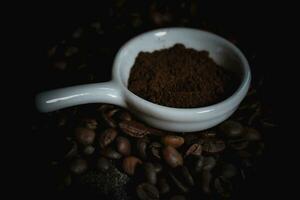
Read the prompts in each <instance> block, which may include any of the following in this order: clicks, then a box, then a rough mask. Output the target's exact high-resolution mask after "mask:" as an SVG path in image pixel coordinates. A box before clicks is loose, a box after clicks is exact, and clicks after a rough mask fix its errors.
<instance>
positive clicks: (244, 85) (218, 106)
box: [112, 27, 251, 117]
mask: <svg viewBox="0 0 300 200" xmlns="http://www.w3.org/2000/svg"><path fill="white" fill-rule="evenodd" d="M162 31H196V32H202V33H204V34H207V35H210V36H211V37H214V38H216V39H218V40H220V41H221V42H223V43H225V44H226V45H227V46H228V47H229V48H230V49H231V50H233V52H234V53H235V54H236V55H237V56H238V58H239V59H240V61H241V66H242V70H243V73H244V74H243V76H242V79H241V81H240V84H239V87H238V88H237V89H236V90H235V91H234V92H233V93H232V94H231V95H230V96H228V97H227V98H225V99H224V100H222V101H219V102H217V103H214V104H212V105H208V106H203V107H197V108H176V107H168V106H164V105H159V104H156V103H153V102H151V101H148V100H145V99H143V98H141V97H139V96H137V95H136V94H134V93H133V92H131V91H130V90H129V89H128V88H127V87H126V86H125V85H124V84H123V82H122V80H121V78H120V72H119V69H118V68H117V66H118V65H119V62H120V59H119V58H120V56H121V53H122V52H123V51H124V50H125V49H126V48H127V46H129V45H130V44H131V43H132V42H134V41H135V40H137V39H138V38H140V37H143V36H145V35H151V34H153V33H156V32H162ZM112 76H113V77H112V79H113V80H114V81H117V82H118V83H119V85H121V87H122V89H123V91H126V93H127V94H128V95H129V96H130V97H131V98H132V99H134V101H135V102H140V104H143V105H145V108H146V109H147V113H149V114H150V113H151V114H152V115H156V114H157V113H156V112H155V111H153V110H154V109H159V110H160V111H163V112H162V113H161V114H160V117H162V115H167V114H166V113H172V114H171V115H173V114H175V113H177V114H178V113H182V112H185V114H187V113H189V112H190V113H197V114H201V113H208V112H213V111H216V110H220V111H221V110H222V109H224V108H225V110H226V108H227V106H228V105H229V104H231V103H232V102H233V101H235V100H237V99H238V98H239V96H242V97H240V98H241V99H240V101H241V100H242V99H243V98H244V96H245V94H246V92H245V94H243V91H245V90H248V88H249V84H250V81H251V71H250V67H249V63H248V61H247V59H246V57H245V56H244V54H243V53H242V51H241V50H240V49H239V48H237V47H236V46H235V45H234V44H232V43H231V42H230V41H228V40H226V39H224V38H223V37H221V36H219V35H216V34H214V33H211V32H208V31H205V30H201V29H194V28H185V27H168V28H160V29H155V30H151V31H147V32H144V33H142V34H139V35H137V36H135V37H133V38H131V39H130V40H129V41H127V42H126V43H125V44H124V45H123V46H122V47H121V48H120V49H119V51H118V52H117V54H116V56H115V59H114V63H113V70H112ZM240 101H239V102H237V103H236V104H239V103H240ZM229 107H230V108H227V109H228V110H229V109H232V108H231V106H229ZM148 111H149V112H148ZM224 113H225V111H224ZM171 115H169V116H171Z"/></svg>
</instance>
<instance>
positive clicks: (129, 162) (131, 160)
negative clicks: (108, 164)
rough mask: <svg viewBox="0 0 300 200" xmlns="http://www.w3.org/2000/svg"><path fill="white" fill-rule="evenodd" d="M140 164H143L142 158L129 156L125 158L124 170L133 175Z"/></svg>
mask: <svg viewBox="0 0 300 200" xmlns="http://www.w3.org/2000/svg"><path fill="white" fill-rule="evenodd" d="M138 164H142V161H141V160H140V159H138V158H137V157H134V156H128V157H126V158H124V159H123V164H122V166H123V170H124V172H126V173H127V174H129V175H133V174H134V172H135V168H136V167H137V165H138Z"/></svg>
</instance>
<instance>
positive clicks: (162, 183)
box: [157, 178, 170, 194]
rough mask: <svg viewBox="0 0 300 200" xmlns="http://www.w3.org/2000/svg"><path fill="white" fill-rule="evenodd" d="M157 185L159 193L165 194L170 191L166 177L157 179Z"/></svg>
mask: <svg viewBox="0 0 300 200" xmlns="http://www.w3.org/2000/svg"><path fill="white" fill-rule="evenodd" d="M157 185H158V188H159V193H160V194H166V193H168V192H169V191H170V185H169V184H168V182H167V179H165V178H160V179H158V183H157Z"/></svg>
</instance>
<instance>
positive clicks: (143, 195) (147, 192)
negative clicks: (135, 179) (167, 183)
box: [136, 183, 159, 200]
mask: <svg viewBox="0 0 300 200" xmlns="http://www.w3.org/2000/svg"><path fill="white" fill-rule="evenodd" d="M136 193H137V196H138V198H139V199H140V200H157V199H159V191H158V189H157V188H156V187H155V186H154V185H151V184H149V183H141V184H139V185H138V186H137V188H136Z"/></svg>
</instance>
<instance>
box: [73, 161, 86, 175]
mask: <svg viewBox="0 0 300 200" xmlns="http://www.w3.org/2000/svg"><path fill="white" fill-rule="evenodd" d="M87 167H88V166H87V162H86V161H85V160H83V159H80V158H77V159H75V160H73V161H72V162H71V164H70V170H71V172H73V173H74V174H82V173H83V172H85V171H86V170H87Z"/></svg>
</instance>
